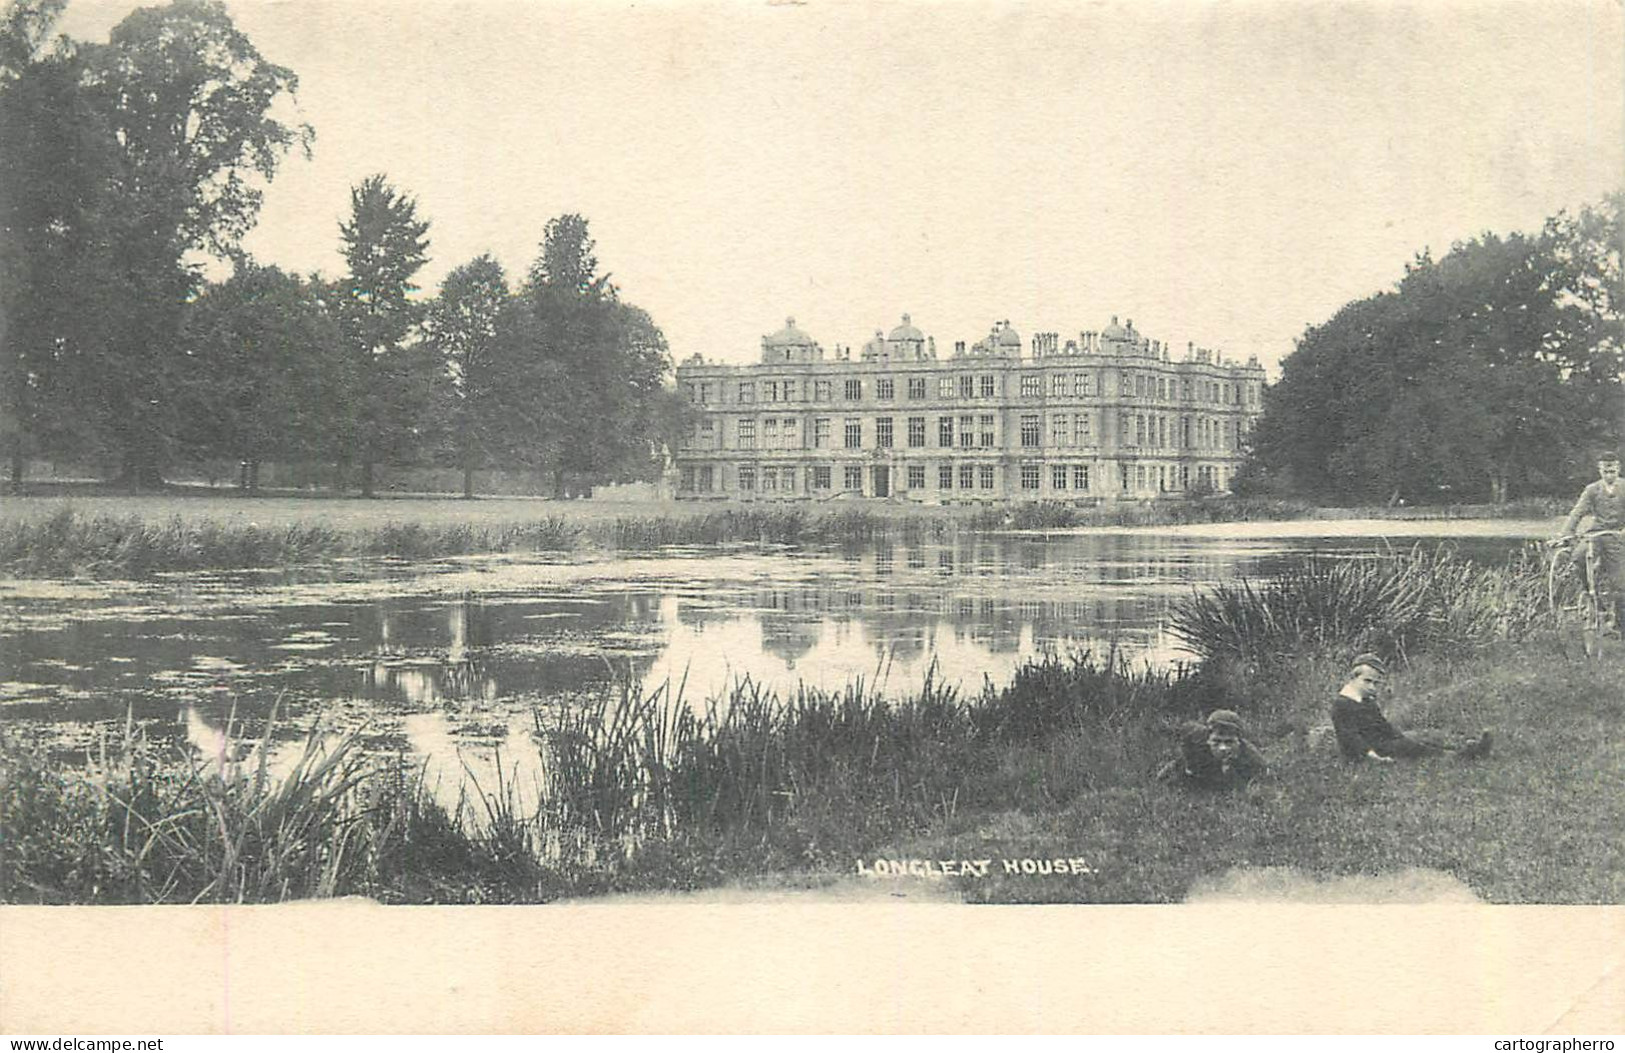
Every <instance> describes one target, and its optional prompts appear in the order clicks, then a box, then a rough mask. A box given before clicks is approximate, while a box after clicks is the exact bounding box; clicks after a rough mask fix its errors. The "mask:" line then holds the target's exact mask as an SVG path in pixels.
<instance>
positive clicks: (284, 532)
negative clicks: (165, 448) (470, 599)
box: [0, 508, 579, 578]
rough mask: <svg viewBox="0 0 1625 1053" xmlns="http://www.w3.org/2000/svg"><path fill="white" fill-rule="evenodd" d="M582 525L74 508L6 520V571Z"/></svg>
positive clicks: (164, 567) (409, 547)
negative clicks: (270, 521)
mask: <svg viewBox="0 0 1625 1053" xmlns="http://www.w3.org/2000/svg"><path fill="white" fill-rule="evenodd" d="M578 534H579V528H577V527H574V526H572V525H570V524H569V523H568V522H567V521H566V520H565V519H564V518H563V517H561V516H550V517H547V518H545V519H541V520H537V521H535V522H530V523H515V524H508V525H498V526H474V525H469V524H463V523H454V524H448V525H440V526H429V525H424V524H420V523H411V522H408V523H387V524H385V525H383V526H380V527H376V528H372V529H368V530H360V531H344V530H339V529H335V528H334V527H332V526H329V525H327V524H325V523H311V524H305V523H294V524H289V525H287V526H283V527H270V528H267V527H260V526H257V525H255V524H253V523H248V524H240V525H239V524H230V523H220V522H218V521H215V520H209V519H201V520H197V519H185V518H183V517H181V516H178V515H177V516H172V517H171V518H169V519H167V520H165V521H163V522H160V523H150V522H147V521H145V520H143V519H141V518H140V517H139V516H134V515H131V516H107V515H97V516H84V515H81V514H79V513H78V512H76V511H74V510H73V509H72V508H64V509H62V510H60V511H58V512H56V513H54V514H53V515H51V516H49V517H46V518H44V519H41V520H38V521H31V520H26V519H23V520H10V521H6V522H3V523H0V572H3V573H6V574H10V575H13V576H17V577H77V576H80V575H85V576H90V577H124V578H141V577H146V576H149V575H152V574H157V573H163V572H167V571H194V570H246V569H256V568H268V567H286V566H294V565H300V564H310V563H316V562H320V561H322V560H327V559H335V558H340V557H345V556H398V557H401V558H406V559H425V558H435V557H441V556H456V555H467V554H471V553H479V552H509V551H515V550H528V551H546V550H556V549H569V548H571V547H572V546H573V545H574V544H575V541H576V537H577V535H578Z"/></svg>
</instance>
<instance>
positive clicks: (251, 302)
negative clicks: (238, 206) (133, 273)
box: [181, 259, 343, 490]
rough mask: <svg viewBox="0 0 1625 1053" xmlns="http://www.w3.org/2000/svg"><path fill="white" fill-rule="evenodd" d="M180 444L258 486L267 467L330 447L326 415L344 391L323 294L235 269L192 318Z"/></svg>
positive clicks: (246, 266)
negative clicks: (240, 471)
mask: <svg viewBox="0 0 1625 1053" xmlns="http://www.w3.org/2000/svg"><path fill="white" fill-rule="evenodd" d="M186 331H187V333H186V335H187V338H186V341H185V354H186V357H187V361H188V369H187V371H186V374H187V375H186V379H185V380H184V381H183V385H184V389H183V397H184V405H185V406H186V410H187V412H186V413H185V415H184V416H185V424H184V425H183V428H182V431H181V436H182V438H183V440H184V442H185V445H186V447H187V449H188V451H189V452H191V453H192V454H194V455H195V456H198V457H203V458H214V459H229V460H232V461H239V462H241V463H242V464H243V465H244V466H245V467H246V469H247V472H246V478H245V480H244V481H245V483H246V485H247V486H248V488H249V489H250V490H255V489H258V487H259V469H260V465H261V463H262V462H264V461H268V460H281V461H305V460H314V459H316V458H318V457H319V456H320V455H321V453H322V452H323V451H324V450H326V449H329V448H331V445H332V434H331V432H332V428H333V426H334V422H333V420H332V419H331V414H329V413H327V412H325V411H324V407H325V405H326V402H327V399H328V398H330V395H329V393H330V392H331V391H332V390H333V389H334V388H335V386H337V384H338V383H339V382H340V378H338V377H336V376H335V375H334V371H335V369H336V368H338V367H339V366H340V364H341V363H342V361H343V358H342V354H341V337H340V334H339V328H338V322H337V319H335V318H334V317H333V315H332V313H331V311H329V310H328V309H327V306H326V305H325V304H324V303H323V302H322V299H321V297H320V295H319V289H318V288H317V287H316V286H314V285H312V284H311V283H307V282H305V281H302V280H301V279H300V278H298V277H297V276H296V275H292V274H287V273H285V272H283V271H281V270H279V269H278V268H276V267H262V266H259V265H256V264H255V263H253V262H252V261H250V260H247V259H243V260H240V261H239V263H238V265H237V268H236V271H235V273H234V274H233V275H232V276H231V277H230V278H229V279H228V280H227V281H225V282H222V283H220V284H217V285H211V286H210V287H209V288H208V289H206V290H205V291H204V293H203V295H202V296H200V297H199V298H198V300H197V302H196V303H194V304H193V305H192V307H191V309H190V310H189V311H188V320H187V326H186Z"/></svg>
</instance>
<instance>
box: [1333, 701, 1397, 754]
mask: <svg viewBox="0 0 1625 1053" xmlns="http://www.w3.org/2000/svg"><path fill="white" fill-rule="evenodd" d="M1332 728H1333V729H1334V730H1335V731H1336V732H1337V748H1338V749H1339V750H1341V751H1342V753H1343V756H1344V757H1346V758H1348V759H1349V760H1364V759H1365V754H1366V750H1375V751H1376V753H1377V754H1378V755H1379V756H1383V757H1392V756H1395V755H1403V754H1405V753H1406V752H1407V751H1408V747H1410V746H1411V745H1414V743H1412V742H1411V740H1410V739H1408V738H1406V737H1405V735H1404V734H1403V733H1401V732H1400V731H1399V729H1398V728H1396V727H1394V726H1393V725H1392V724H1390V723H1388V718H1387V717H1385V716H1383V715H1382V710H1381V709H1379V708H1378V707H1377V704H1376V703H1375V702H1373V701H1372V700H1371V699H1366V700H1365V701H1363V702H1356V701H1355V700H1354V699H1352V698H1350V697H1348V696H1347V695H1344V694H1341V693H1340V694H1338V695H1336V696H1335V697H1333V699H1332Z"/></svg>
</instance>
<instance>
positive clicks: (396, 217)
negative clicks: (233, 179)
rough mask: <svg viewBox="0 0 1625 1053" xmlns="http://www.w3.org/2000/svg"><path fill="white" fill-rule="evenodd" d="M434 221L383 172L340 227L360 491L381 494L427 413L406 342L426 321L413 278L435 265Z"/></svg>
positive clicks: (357, 192)
mask: <svg viewBox="0 0 1625 1053" xmlns="http://www.w3.org/2000/svg"><path fill="white" fill-rule="evenodd" d="M428 231H429V223H428V221H427V220H420V219H418V216H417V202H416V201H415V200H413V199H412V198H411V197H408V196H407V195H405V194H403V193H401V192H400V191H399V190H398V189H396V188H395V187H394V186H392V185H391V184H390V183H389V181H388V178H387V177H385V176H384V175H382V174H379V175H372V176H368V177H367V178H366V179H364V180H362V182H361V183H360V184H358V185H357V186H355V187H353V188H352V189H351V191H350V218H349V219H348V220H346V221H345V222H344V223H343V224H342V225H341V226H340V228H339V235H340V237H341V238H342V239H343V242H344V259H345V262H346V263H347V264H348V265H349V272H348V274H347V275H346V276H345V278H344V279H343V282H342V287H341V292H340V295H339V296H338V300H337V305H338V310H339V317H340V318H341V320H342V322H343V325H344V338H345V342H346V346H347V350H348V353H349V357H350V363H349V367H350V371H349V376H350V381H349V384H348V386H347V388H346V389H345V390H344V392H343V395H344V396H345V398H344V403H343V405H342V407H340V406H335V407H334V409H335V410H338V409H341V408H342V409H343V410H344V412H345V413H346V414H347V417H348V421H347V423H348V429H347V430H348V440H349V441H348V449H349V451H350V458H351V459H352V460H354V461H356V462H359V463H360V465H361V492H362V495H363V496H365V497H371V496H373V493H374V483H375V480H374V470H373V469H374V465H376V464H377V463H378V462H379V461H398V460H401V459H403V458H405V457H406V456H408V455H409V453H410V452H411V450H410V447H411V446H412V440H413V436H414V434H415V433H416V429H418V427H419V426H420V425H421V423H422V422H421V419H420V414H421V413H422V411H423V407H422V406H421V405H420V404H418V402H417V400H416V399H415V398H414V394H415V393H416V392H417V390H418V388H417V386H416V385H415V383H414V378H413V372H414V367H415V366H421V364H422V363H421V360H419V359H417V358H415V357H414V356H410V355H408V354H406V343H407V338H408V337H409V336H410V335H411V334H412V333H413V332H414V331H415V329H416V328H417V326H418V324H419V322H420V321H421V319H422V314H423V312H422V306H421V305H420V304H419V303H418V302H417V301H415V300H413V299H412V294H413V293H415V292H417V288H418V287H417V286H416V285H415V284H413V278H414V276H415V275H416V274H417V272H418V271H419V270H421V269H422V268H423V266H424V264H426V263H427V262H428V259H429V257H428V250H429V240H428V238H427V237H426V235H427V234H428Z"/></svg>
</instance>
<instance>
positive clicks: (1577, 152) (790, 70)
mask: <svg viewBox="0 0 1625 1053" xmlns="http://www.w3.org/2000/svg"><path fill="white" fill-rule="evenodd" d="M134 6H135V5H134V4H132V3H131V2H130V0H116V2H109V0H70V3H69V7H68V12H67V14H66V16H65V17H64V20H63V22H62V23H61V25H60V26H59V28H60V30H61V31H63V32H65V33H67V34H68V35H70V36H73V37H75V38H78V39H83V40H94V41H104V40H106V38H107V33H108V30H109V29H110V28H111V27H112V26H113V25H114V24H115V23H116V22H118V21H119V20H120V19H121V18H123V17H124V16H125V15H127V14H128V13H129V12H130V11H131V10H132V9H133V7H134ZM226 6H227V9H228V11H229V12H230V13H231V15H232V17H233V19H234V20H235V22H236V24H237V26H238V27H239V28H240V29H242V30H243V31H244V32H245V33H247V35H248V36H249V38H250V39H251V40H252V41H253V42H254V44H255V45H256V46H257V47H258V48H259V50H260V52H261V53H262V54H263V55H264V56H265V57H266V58H267V59H269V60H270V61H273V62H276V63H278V64H280V65H283V66H287V67H289V68H290V69H292V70H293V71H294V72H295V73H296V74H297V75H298V77H299V81H300V84H299V93H298V99H297V108H296V110H295V109H289V110H286V111H284V112H283V113H282V115H283V116H292V117H295V118H296V119H298V120H302V121H305V122H308V123H309V124H310V125H312V126H313V127H314V129H315V132H316V140H315V143H314V147H313V153H312V156H311V157H310V158H309V159H308V160H307V159H305V158H304V157H302V156H299V155H297V154H292V155H290V156H289V157H288V158H287V159H285V160H284V162H283V164H282V166H281V168H280V170H279V172H278V173H277V175H276V178H275V180H274V181H273V182H272V183H271V185H270V186H269V187H267V189H266V198H265V204H264V208H263V209H262V211H261V214H260V218H259V223H258V226H257V227H256V228H255V229H254V231H253V232H252V233H251V234H250V235H249V236H248V238H247V239H246V242H245V245H246V247H247V248H248V249H249V250H250V251H251V252H252V253H253V254H254V255H255V257H256V258H258V259H259V260H260V261H262V262H266V263H274V264H277V265H280V266H282V267H285V268H289V269H292V270H296V271H299V272H301V273H308V272H311V271H318V270H319V271H321V272H323V273H325V274H328V275H330V276H332V275H337V274H340V273H342V271H343V260H342V257H341V256H340V254H339V244H340V243H339V237H338V227H339V224H340V222H341V221H342V220H343V219H344V218H345V215H346V213H347V210H348V207H349V188H350V187H351V186H352V185H354V184H356V183H358V182H360V181H361V180H362V179H363V178H365V177H366V176H368V175H371V174H373V173H375V172H382V173H384V174H385V175H386V176H387V177H388V178H389V180H390V181H391V182H392V183H394V184H395V185H396V186H397V187H399V188H400V189H401V190H403V191H405V192H406V193H408V194H410V195H411V196H413V197H414V198H415V199H416V201H417V206H418V211H419V215H420V217H423V218H427V219H428V220H429V221H430V222H431V224H432V226H431V228H430V232H429V237H430V241H431V247H430V254H431V257H432V259H431V262H430V264H429V266H427V267H426V268H425V269H424V270H423V271H422V272H420V282H421V285H422V287H423V295H425V296H427V295H432V294H433V293H434V292H436V291H437V290H438V288H439V283H440V281H441V279H442V278H443V277H444V276H445V274H446V272H447V271H449V270H450V269H451V268H453V267H455V266H457V265H459V264H461V263H465V262H467V261H468V260H470V259H472V258H474V257H475V256H478V255H480V254H482V253H489V254H491V255H493V256H494V257H496V258H497V259H498V260H499V261H500V262H501V263H502V264H503V265H504V267H505V268H506V269H507V271H508V273H509V275H510V278H511V279H513V280H514V281H515V282H516V283H517V281H519V280H520V279H521V278H522V276H523V275H524V273H525V271H526V270H527V269H528V267H529V266H530V263H531V261H532V260H534V259H535V257H536V255H537V252H538V247H539V244H540V241H541V238H542V234H543V229H544V227H545V225H546V223H547V221H548V220H549V219H550V218H552V217H555V216H558V215H561V214H565V213H569V212H578V213H581V214H582V215H584V216H586V217H587V219H588V221H589V223H590V229H591V232H592V235H593V237H594V238H595V239H596V242H597V255H598V259H599V262H600V265H601V269H602V270H604V271H608V272H609V273H610V274H611V275H612V280H613V281H614V282H615V284H616V285H617V286H618V287H619V289H620V291H621V295H622V297H623V298H624V299H626V300H628V301H630V302H632V303H635V304H637V305H639V306H641V307H643V308H645V309H646V310H647V311H649V313H650V314H651V315H652V316H653V318H654V319H655V321H656V322H657V323H658V324H659V325H660V326H661V328H662V329H663V330H664V332H665V334H666V337H667V339H668V341H669V343H670V345H671V349H672V352H673V355H674V357H675V358H677V359H678V360H681V359H683V358H686V357H688V356H689V355H691V354H694V353H696V352H697V353H700V354H702V355H704V356H705V357H706V358H708V359H713V360H717V361H723V362H749V361H754V360H756V359H757V358H758V357H759V355H760V342H761V337H762V335H763V334H766V333H770V332H772V331H774V330H776V329H778V328H780V327H781V326H782V325H783V324H784V321H785V319H786V317H787V316H792V315H793V316H794V317H795V318H796V320H797V324H798V325H799V326H800V327H801V328H803V329H805V330H807V331H808V332H809V333H811V334H812V335H813V337H815V338H816V339H818V340H819V341H820V342H821V343H822V344H823V345H824V346H825V348H834V347H835V346H836V345H850V346H853V347H861V346H862V344H863V343H864V342H865V341H866V340H867V339H868V338H869V337H870V336H872V335H873V333H874V332H875V330H876V329H885V330H890V329H891V328H892V327H893V326H895V325H897V324H898V323H899V321H900V318H901V316H902V314H903V313H905V312H907V313H909V314H911V315H912V317H913V322H914V324H915V325H916V326H918V327H919V328H921V329H922V330H924V331H925V332H926V333H927V334H928V335H931V336H933V337H934V338H935V339H936V343H937V346H938V349H939V352H940V353H946V352H947V351H948V350H950V349H951V348H952V346H953V344H954V342H955V341H957V340H965V341H967V342H970V341H974V340H977V339H979V338H981V337H982V336H984V335H986V333H987V332H988V330H989V329H990V328H991V326H992V325H993V323H995V322H997V321H999V320H1002V319H1008V320H1009V321H1010V322H1011V323H1012V324H1013V326H1014V327H1015V328H1016V329H1017V330H1018V331H1019V332H1020V333H1021V334H1022V336H1023V338H1024V340H1026V339H1028V338H1030V336H1031V334H1032V333H1034V332H1038V331H1054V332H1059V333H1061V334H1062V339H1063V340H1064V339H1066V338H1067V337H1068V336H1069V335H1075V334H1076V333H1077V332H1078V331H1079V330H1085V329H1091V330H1098V329H1101V328H1103V327H1104V326H1105V325H1106V324H1107V323H1108V322H1109V321H1110V319H1111V316H1113V315H1117V316H1120V318H1122V319H1124V320H1127V319H1133V320H1134V323H1135V327H1136V328H1137V329H1139V330H1140V331H1141V332H1142V333H1143V334H1145V335H1146V336H1148V337H1151V338H1154V339H1161V340H1164V341H1169V342H1172V344H1173V345H1174V346H1175V347H1176V348H1183V347H1184V346H1185V344H1186V343H1187V342H1188V341H1194V342H1195V343H1196V344H1197V345H1198V346H1201V347H1211V348H1216V349H1218V350H1220V351H1221V352H1222V353H1224V354H1226V355H1228V356H1232V357H1235V358H1240V359H1245V358H1246V357H1248V356H1250V355H1257V356H1258V357H1259V359H1260V360H1261V361H1262V362H1263V363H1264V364H1265V365H1266V366H1268V367H1270V368H1271V371H1272V374H1273V373H1274V372H1275V367H1276V366H1277V365H1278V363H1279V361H1280V359H1281V357H1282V356H1284V355H1285V354H1287V353H1289V352H1290V351H1291V350H1292V347H1293V342H1294V340H1295V338H1297V337H1298V336H1300V335H1301V334H1302V333H1303V331H1304V329H1305V327H1306V326H1308V325H1311V324H1317V323H1319V322H1322V321H1324V320H1326V319H1327V318H1329V317H1330V316H1331V315H1332V313H1334V312H1335V311H1336V310H1337V309H1338V308H1339V307H1341V306H1342V305H1343V304H1345V303H1347V302H1349V301H1350V300H1354V299H1358V298H1361V297H1364V296H1367V295H1370V294H1372V293H1374V292H1377V291H1379V290H1382V289H1385V288H1390V287H1391V286H1392V285H1393V283H1394V282H1396V281H1397V280H1398V279H1399V278H1400V277H1401V276H1402V274H1403V271H1404V265H1405V264H1406V262H1408V261H1409V260H1411V259H1412V258H1414V257H1415V255H1416V254H1417V253H1419V252H1421V251H1423V250H1424V249H1428V248H1431V249H1432V250H1433V252H1434V255H1435V256H1439V255H1442V254H1443V253H1444V252H1445V251H1447V250H1448V248H1449V246H1450V245H1451V244H1452V243H1453V242H1457V241H1462V240H1466V239H1470V238H1472V237H1475V236H1477V235H1478V234H1481V233H1483V232H1485V231H1494V232H1497V233H1502V234H1505V233H1509V232H1512V231H1526V232H1529V231H1535V230H1538V229H1539V227H1540V226H1541V224H1542V223H1543V222H1544V220H1545V218H1546V217H1547V216H1549V215H1551V214H1553V213H1555V212H1557V211H1558V210H1560V209H1570V210H1574V209H1577V208H1578V207H1580V206H1582V205H1585V204H1588V203H1594V202H1596V201H1598V200H1600V199H1601V198H1602V196H1603V195H1604V194H1606V193H1608V192H1610V191H1611V190H1615V189H1620V188H1622V187H1625V14H1622V8H1621V5H1619V4H1617V3H1613V2H1585V3H1572V2H1563V0H1540V2H1519V3H1511V2H1505V0H1478V2H1473V3H1445V2H1427V3H1403V2H1363V3H1344V2H1337V0H1323V2H1309V0H1292V2H1288V0H1272V2H1246V0H1232V2H1221V3H1197V2H1165V3H1134V4H1118V3H1113V2H1095V3H1089V2H1081V3H1068V4H1061V3H1046V2H1037V3H1030V4H1024V5H1019V6H1018V5H1014V4H1008V3H1000V2H968V0H967V2H946V0H939V2H933V3H924V2H920V3H902V2H891V3H887V2H877V0H871V2H861V3H860V2H840V3H825V2H821V0H806V2H794V0H790V2H785V0H779V2H769V3H760V2H758V3H744V2H737V3H696V2H682V0H666V2H654V3H638V4H627V3H607V2H594V3H579V2H577V3H571V2H545V0H524V2H515V0H436V2H429V0H227V3H226Z"/></svg>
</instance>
